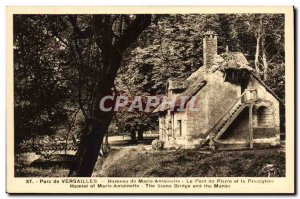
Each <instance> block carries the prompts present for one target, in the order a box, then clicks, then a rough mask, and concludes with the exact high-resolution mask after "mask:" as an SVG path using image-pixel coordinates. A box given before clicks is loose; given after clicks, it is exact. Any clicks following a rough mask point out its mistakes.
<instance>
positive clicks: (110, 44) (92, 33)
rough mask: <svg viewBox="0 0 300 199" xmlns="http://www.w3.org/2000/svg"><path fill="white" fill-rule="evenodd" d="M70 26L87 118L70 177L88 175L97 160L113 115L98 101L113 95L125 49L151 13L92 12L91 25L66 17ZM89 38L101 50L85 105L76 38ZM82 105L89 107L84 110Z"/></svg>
mask: <svg viewBox="0 0 300 199" xmlns="http://www.w3.org/2000/svg"><path fill="white" fill-rule="evenodd" d="M69 20H70V22H71V24H72V27H73V42H74V44H75V45H74V46H75V48H74V49H75V51H76V52H77V54H78V59H77V61H78V62H79V67H78V68H79V71H78V72H79V84H78V86H79V88H78V89H79V104H80V108H81V110H82V112H83V113H84V115H85V118H86V126H85V128H84V129H83V132H82V135H81V139H80V145H79V149H78V151H77V153H76V159H75V161H74V163H73V165H72V166H71V169H70V174H69V176H81V177H84V176H91V175H92V172H93V168H94V165H95V163H96V161H97V158H98V154H99V150H100V147H101V144H102V142H103V137H104V135H105V133H106V132H107V130H108V127H109V124H110V122H111V120H112V117H113V115H114V113H113V112H103V111H102V110H100V108H99V102H100V100H101V99H102V98H103V97H104V96H107V95H113V88H114V81H115V78H116V75H117V72H118V70H119V68H120V66H121V62H122V59H123V54H124V52H125V51H126V50H127V49H128V48H129V47H130V45H131V44H132V43H134V42H135V41H136V39H137V38H138V36H139V35H140V34H141V33H142V32H143V31H144V30H145V29H146V28H147V27H148V26H149V25H150V24H151V15H93V16H91V21H90V24H89V25H88V26H87V27H86V28H85V29H84V30H82V29H81V28H80V26H79V25H78V16H76V15H75V16H69ZM81 39H90V40H93V42H94V43H95V48H97V50H99V51H100V57H99V59H100V60H99V62H100V64H99V66H98V67H99V68H101V71H99V73H98V74H97V76H96V78H97V79H98V80H97V81H96V83H95V84H96V85H95V90H94V92H92V93H90V94H91V100H88V101H86V103H85V104H87V106H85V105H84V104H83V102H82V101H81V89H82V86H83V79H84V78H85V76H84V71H83V70H84V68H83V67H84V65H85V62H84V60H83V54H82V49H80V47H79V46H80V45H79V42H80V41H79V40H81ZM85 107H89V109H88V110H87V109H86V108H85Z"/></svg>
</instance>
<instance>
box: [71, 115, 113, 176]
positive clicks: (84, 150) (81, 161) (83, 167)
mask: <svg viewBox="0 0 300 199" xmlns="http://www.w3.org/2000/svg"><path fill="white" fill-rule="evenodd" d="M110 114H111V113H110ZM105 115H106V116H105ZM103 116H105V117H110V116H109V115H107V114H106V113H103ZM110 122H111V118H108V121H102V122H101V121H98V120H95V119H91V120H88V121H86V127H85V128H84V130H83V133H82V136H81V139H80V144H79V148H78V150H77V152H76V158H75V160H74V162H73V164H72V166H71V168H70V172H69V176H77V177H90V176H91V175H92V173H93V170H94V166H95V164H96V161H97V159H98V156H99V151H100V148H101V145H102V143H103V138H104V136H105V134H106V132H107V129H108V126H109V125H110Z"/></svg>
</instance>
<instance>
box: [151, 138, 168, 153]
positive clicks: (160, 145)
mask: <svg viewBox="0 0 300 199" xmlns="http://www.w3.org/2000/svg"><path fill="white" fill-rule="evenodd" d="M151 145H152V149H153V150H155V151H158V150H163V149H164V146H165V142H164V141H162V140H158V139H155V140H153V141H152V144H151Z"/></svg>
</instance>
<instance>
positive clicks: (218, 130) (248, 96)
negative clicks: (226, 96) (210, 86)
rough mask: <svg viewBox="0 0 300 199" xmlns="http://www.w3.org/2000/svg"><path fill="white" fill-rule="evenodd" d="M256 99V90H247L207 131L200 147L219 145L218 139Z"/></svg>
mask: <svg viewBox="0 0 300 199" xmlns="http://www.w3.org/2000/svg"><path fill="white" fill-rule="evenodd" d="M255 99H256V90H254V89H247V90H246V91H245V92H244V93H243V94H242V95H241V96H240V97H239V98H238V99H237V100H236V101H235V103H234V104H233V105H232V106H231V107H230V108H229V109H228V110H227V111H226V112H225V113H224V114H223V115H222V116H221V117H220V119H219V120H218V121H217V122H216V123H215V124H214V125H213V127H212V128H211V129H209V130H208V131H207V132H206V133H205V135H204V138H205V139H204V140H203V141H202V143H201V144H200V146H204V145H206V144H208V143H209V145H210V146H211V145H213V147H214V144H215V143H220V142H219V141H218V139H219V138H220V137H221V136H222V135H223V134H224V133H225V131H226V130H227V129H228V127H229V126H230V125H231V124H232V123H233V121H235V119H236V118H237V117H238V116H239V115H240V114H241V112H242V111H243V110H244V109H245V108H247V107H250V106H252V105H253V104H254V102H255Z"/></svg>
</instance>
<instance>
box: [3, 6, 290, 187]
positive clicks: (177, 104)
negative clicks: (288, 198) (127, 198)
mask: <svg viewBox="0 0 300 199" xmlns="http://www.w3.org/2000/svg"><path fill="white" fill-rule="evenodd" d="M289 11H292V8H291V9H289ZM37 13H38V12H37ZM37 13H24V14H23V13H13V14H12V19H11V20H12V21H11V22H12V35H10V36H11V41H12V51H13V53H12V55H13V57H12V58H11V59H12V60H11V63H12V67H13V68H12V77H13V79H11V82H12V88H13V90H12V99H11V102H12V104H13V107H12V110H13V112H12V115H13V116H12V118H13V121H8V122H13V123H12V124H13V129H11V130H12V132H13V134H11V136H12V139H11V141H12V145H7V147H8V148H9V150H8V153H12V155H13V157H12V161H13V162H12V165H8V166H7V169H9V170H12V173H13V176H12V178H14V179H20V180H21V179H23V178H27V179H29V178H30V180H27V181H26V183H29V184H30V183H40V184H44V185H45V184H47V183H52V182H54V183H55V180H52V181H51V180H50V181H48V180H47V179H56V178H63V180H62V181H60V182H62V183H67V182H68V183H69V182H70V181H67V180H68V178H70V179H81V178H77V177H85V178H83V179H86V180H87V181H88V182H89V183H98V188H101V186H102V185H101V186H99V181H97V179H98V180H99V179H100V180H101V179H108V181H107V182H108V185H107V186H108V187H109V184H111V183H125V184H126V183H127V184H130V183H132V182H133V181H129V180H128V181H127V180H126V179H127V178H141V179H142V178H147V180H148V181H147V180H146V179H145V181H144V180H137V183H146V184H145V187H144V188H158V189H159V188H168V186H169V185H167V184H165V183H170V182H171V181H164V182H163V181H161V182H162V183H163V184H159V182H160V179H161V178H167V179H172V182H173V184H172V185H170V186H171V187H170V188H172V189H175V188H177V187H178V188H185V190H186V192H188V191H189V190H188V189H187V187H186V186H188V185H184V183H185V182H186V181H185V180H184V181H183V180H179V181H178V182H177V181H176V179H177V178H178V179H181V178H182V179H188V178H191V179H193V180H194V181H193V182H194V183H196V184H197V183H198V184H199V183H200V184H201V183H202V182H201V181H202V180H203V182H204V179H206V178H209V179H211V178H212V179H214V178H216V180H215V181H214V183H213V184H212V186H213V188H215V189H218V188H224V189H225V188H232V185H227V184H226V183H237V182H238V181H234V179H235V177H247V178H248V179H247V183H258V184H257V185H256V186H259V184H260V183H261V184H264V183H265V184H268V183H272V182H274V181H276V179H277V178H279V179H282V180H283V179H285V178H286V177H287V169H291V168H293V167H290V168H287V167H288V165H287V155H288V154H287V150H286V141H287V137H288V136H293V135H294V132H293V131H287V130H286V121H287V118H286V116H287V114H290V115H291V114H292V116H293V113H292V112H287V106H289V104H287V98H286V92H287V83H286V77H287V75H286V74H287V70H294V67H293V65H287V61H286V60H287V46H286V41H287V40H289V41H291V42H293V38H292V37H289V38H287V33H286V30H287V29H286V27H287V26H286V22H287V18H286V17H287V16H286V13H285V12H250V13H249V12H244V13H241V12H237V13H234V12H232V13H225V12H224V13H223V12H217V11H216V12H202V13H201V12H200V13H196V12H190V13H165V12H161V13H159V12H158V13H147V12H145V13H140V12H139V13H137V14H134V12H132V13H133V14H131V13H130V12H127V13H126V12H125V13H123V12H119V13H114V12H111V13H101V12H100V13H99V14H97V13H86V14H85V13H76V12H75V13H69V12H67V13H61V14H58V13H57V12H56V13H53V14H52V13H41V14H37ZM128 13H130V14H128ZM289 52H290V54H291V55H293V51H289ZM292 61H293V60H292ZM290 63H291V62H290ZM289 78H291V79H290V81H292V84H293V83H294V82H293V81H294V80H293V77H289ZM290 88H291V89H290V90H291V91H292V89H293V88H292V87H290ZM289 103H293V99H292V101H289ZM289 111H293V109H292V110H291V109H289ZM292 120H293V117H292ZM290 122H292V121H291V120H290ZM288 134H289V135H288ZM291 134H292V135H291ZM8 139H9V138H8ZM290 141H291V140H290ZM291 142H294V141H293V140H292V141H291ZM292 146H293V145H290V147H292ZM291 150H292V152H293V150H294V149H293V148H292V149H291ZM291 150H290V152H291ZM290 154H291V157H290V158H293V157H292V156H293V153H290ZM293 161H294V160H293V159H292V162H291V164H294V163H293ZM290 166H291V165H290ZM253 177H254V178H253ZM89 178H90V180H89ZM37 179H39V180H37ZM92 179H96V180H95V181H93V182H92ZM249 179H251V180H249ZM64 180H65V181H64ZM24 182H25V181H24ZM183 182H184V183H183ZM187 182H188V181H187ZM206 182H208V183H209V182H213V181H206V180H205V183H206ZM240 182H241V183H243V180H241V181H240ZM72 183H74V184H73V185H70V187H69V188H74V189H75V188H82V189H81V191H82V190H83V188H85V186H88V185H85V183H87V182H85V181H80V183H79V182H75V181H72ZM147 183H148V184H147ZM151 183H152V184H153V185H152V184H151ZM157 183H158V184H157ZM79 184H80V185H79ZM81 184H82V185H81ZM131 185H132V187H133V188H134V187H135V185H133V184H131ZM131 185H130V186H131ZM96 186H97V185H96ZM136 186H141V185H136ZM143 186H144V185H143ZM152 186H153V187H152ZM203 186H204V188H207V187H205V186H206V185H205V184H203ZM207 186H208V185H207ZM230 186H231V187H230ZM253 186H254V185H253ZM269 186H272V185H269ZM291 186H292V185H291ZM103 187H104V185H103ZM200 187H201V186H200ZM114 188H116V187H114ZM193 188H197V187H196V186H195V187H193ZM202 188H203V187H202ZM150 190H151V189H150ZM79 191H80V190H79ZM98 191H99V190H98ZM210 191H214V190H213V189H210ZM244 191H245V190H244ZM269 191H271V190H269ZM148 192H149V190H148ZM167 192H168V191H167ZM200 192H201V190H200ZM245 192H247V191H245Z"/></svg>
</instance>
